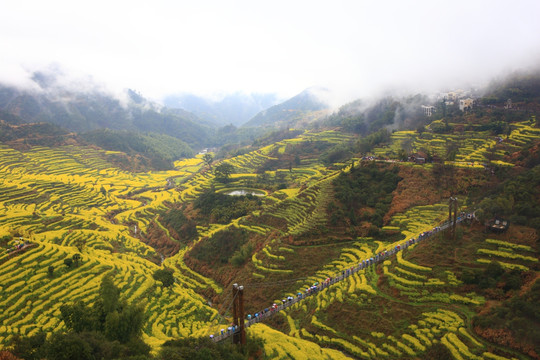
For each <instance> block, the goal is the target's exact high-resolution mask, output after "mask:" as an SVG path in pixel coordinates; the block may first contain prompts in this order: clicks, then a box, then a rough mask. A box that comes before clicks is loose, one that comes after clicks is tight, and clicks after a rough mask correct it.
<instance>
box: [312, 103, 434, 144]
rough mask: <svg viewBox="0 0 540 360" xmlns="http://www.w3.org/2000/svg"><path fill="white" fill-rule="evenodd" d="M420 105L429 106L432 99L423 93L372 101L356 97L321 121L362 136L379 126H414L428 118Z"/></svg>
mask: <svg viewBox="0 0 540 360" xmlns="http://www.w3.org/2000/svg"><path fill="white" fill-rule="evenodd" d="M422 105H431V100H429V98H428V97H427V96H426V95H422V94H417V95H410V96H405V97H397V96H386V97H382V98H379V99H377V100H375V101H371V102H368V101H365V100H362V99H358V100H355V101H352V102H350V103H347V104H345V105H343V106H341V107H340V108H339V110H338V111H337V112H335V113H333V114H332V115H330V116H328V117H327V118H326V119H324V120H323V121H321V123H322V125H323V126H330V127H333V126H339V127H341V128H342V129H343V130H345V131H347V132H352V133H356V134H361V135H366V134H369V133H372V132H374V131H377V130H380V129H382V128H386V129H389V130H393V129H399V130H403V129H416V128H417V127H418V126H421V125H425V124H427V123H428V122H429V120H430V118H428V117H427V116H425V115H424V114H423V112H422Z"/></svg>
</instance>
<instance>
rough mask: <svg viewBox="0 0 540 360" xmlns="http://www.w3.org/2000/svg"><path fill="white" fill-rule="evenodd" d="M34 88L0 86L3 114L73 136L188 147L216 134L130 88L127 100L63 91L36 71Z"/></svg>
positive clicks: (188, 115) (91, 92) (84, 89)
mask: <svg viewBox="0 0 540 360" xmlns="http://www.w3.org/2000/svg"><path fill="white" fill-rule="evenodd" d="M32 80H34V84H35V87H34V88H33V89H18V88H15V87H9V86H5V85H2V84H0V111H2V113H3V114H5V115H11V116H13V117H14V119H16V118H18V119H20V120H22V121H23V122H26V123H35V122H47V123H53V124H56V125H58V126H61V127H63V128H65V129H68V130H70V131H74V132H86V131H92V130H97V129H104V128H107V129H112V130H127V131H141V132H152V133H158V134H167V135H169V136H173V137H175V138H178V139H180V140H182V141H184V142H186V143H187V144H189V146H191V147H194V148H200V147H205V146H208V144H207V143H206V139H209V138H211V137H212V136H213V134H214V130H213V128H212V127H210V126H208V125H204V124H203V123H202V122H201V121H200V119H199V118H198V117H197V116H196V115H194V114H191V113H189V112H187V111H182V110H168V109H167V108H163V107H161V106H160V105H157V104H154V103H152V102H150V101H148V100H146V99H145V98H144V97H142V96H141V95H140V94H138V93H136V92H134V91H131V90H128V91H127V92H126V94H124V98H119V97H116V96H113V95H111V94H109V93H106V92H105V91H101V90H99V89H98V88H90V89H89V88H88V87H85V86H84V85H82V84H81V86H80V90H74V88H73V87H72V88H68V87H63V86H62V85H61V84H59V83H58V82H56V79H55V77H54V76H53V75H51V74H41V73H36V74H35V75H34V77H33V78H32Z"/></svg>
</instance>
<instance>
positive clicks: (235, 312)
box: [232, 283, 238, 344]
mask: <svg viewBox="0 0 540 360" xmlns="http://www.w3.org/2000/svg"><path fill="white" fill-rule="evenodd" d="M232 295H233V324H234V326H235V328H236V326H238V284H236V283H234V284H233V286H232ZM232 338H233V344H238V333H236V332H235V333H234V334H233V336H232Z"/></svg>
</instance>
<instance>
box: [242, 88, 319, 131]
mask: <svg viewBox="0 0 540 360" xmlns="http://www.w3.org/2000/svg"><path fill="white" fill-rule="evenodd" d="M318 90H320V89H306V90H304V91H302V92H301V93H300V94H298V95H296V96H294V97H292V98H290V99H289V100H287V101H285V102H283V103H281V104H278V105H274V106H272V107H271V108H269V109H267V110H263V111H261V112H260V113H258V114H257V115H256V116H254V117H253V118H252V119H251V120H249V121H248V122H247V123H246V124H244V126H245V127H256V126H262V127H275V128H279V127H283V126H297V125H298V124H299V123H301V122H304V123H305V122H310V121H314V120H317V119H319V118H321V117H322V116H325V115H327V113H326V112H325V111H323V110H328V108H329V107H328V105H327V104H326V103H325V102H324V100H323V99H321V98H320V97H319V96H318V95H317V91H318Z"/></svg>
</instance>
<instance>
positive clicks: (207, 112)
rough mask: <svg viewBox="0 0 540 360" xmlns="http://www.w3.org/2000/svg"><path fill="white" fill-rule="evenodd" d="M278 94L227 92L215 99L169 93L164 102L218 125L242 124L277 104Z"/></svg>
mask: <svg viewBox="0 0 540 360" xmlns="http://www.w3.org/2000/svg"><path fill="white" fill-rule="evenodd" d="M278 102H279V99H278V97H277V95H276V94H243V93H234V94H227V95H226V96H224V97H223V98H221V99H219V100H213V99H210V98H205V97H202V96H197V95H193V94H180V95H169V96H167V97H165V99H164V100H163V103H164V105H165V106H167V107H169V108H182V109H184V110H187V111H189V112H192V113H194V114H196V115H197V116H198V117H200V118H202V119H205V120H207V121H212V122H213V123H215V124H217V125H228V124H233V125H235V126H240V125H242V124H244V123H245V122H247V121H248V120H249V119H251V118H252V117H253V116H255V115H256V114H257V113H259V112H260V111H262V110H264V109H267V108H269V107H271V106H273V105H276V104H277V103H278Z"/></svg>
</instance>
